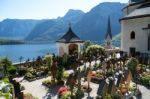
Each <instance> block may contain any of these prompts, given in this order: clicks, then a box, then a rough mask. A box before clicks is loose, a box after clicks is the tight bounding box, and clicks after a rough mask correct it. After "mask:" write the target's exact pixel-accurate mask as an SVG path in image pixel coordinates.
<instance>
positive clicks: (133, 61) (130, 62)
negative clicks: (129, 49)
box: [127, 58, 139, 77]
mask: <svg viewBox="0 0 150 99" xmlns="http://www.w3.org/2000/svg"><path fill="white" fill-rule="evenodd" d="M138 63H139V62H138V60H137V59H136V58H130V59H129V60H128V62H127V66H128V69H129V70H130V71H131V72H132V75H133V77H134V75H135V73H136V68H137V65H138Z"/></svg>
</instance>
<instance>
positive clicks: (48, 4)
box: [0, 0, 128, 21]
mask: <svg viewBox="0 0 150 99" xmlns="http://www.w3.org/2000/svg"><path fill="white" fill-rule="evenodd" d="M101 2H121V3H127V2H128V0H0V21H2V20H3V19H6V18H11V19H52V18H57V17H58V16H64V15H65V13H67V11H68V10H69V9H79V10H82V11H84V12H88V11H90V10H91V9H92V8H93V7H94V6H96V5H98V4H99V3H101Z"/></svg>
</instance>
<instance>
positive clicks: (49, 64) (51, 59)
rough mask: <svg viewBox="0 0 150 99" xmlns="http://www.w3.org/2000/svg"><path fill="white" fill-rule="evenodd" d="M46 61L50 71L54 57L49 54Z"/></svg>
mask: <svg viewBox="0 0 150 99" xmlns="http://www.w3.org/2000/svg"><path fill="white" fill-rule="evenodd" d="M45 60H46V62H47V65H48V69H49V70H50V68H51V66H52V64H53V56H52V55H51V54H50V53H48V54H47V55H46V56H45Z"/></svg>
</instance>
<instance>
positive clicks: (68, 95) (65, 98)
mask: <svg viewBox="0 0 150 99" xmlns="http://www.w3.org/2000/svg"><path fill="white" fill-rule="evenodd" d="M61 99H71V92H70V91H67V92H66V93H65V94H64V95H63V96H61Z"/></svg>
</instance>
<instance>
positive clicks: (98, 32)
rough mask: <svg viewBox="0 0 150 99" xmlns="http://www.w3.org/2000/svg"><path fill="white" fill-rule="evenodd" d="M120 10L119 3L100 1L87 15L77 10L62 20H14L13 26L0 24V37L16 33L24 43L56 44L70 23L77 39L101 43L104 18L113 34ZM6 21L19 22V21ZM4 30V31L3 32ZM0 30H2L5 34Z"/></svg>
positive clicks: (116, 26)
mask: <svg viewBox="0 0 150 99" xmlns="http://www.w3.org/2000/svg"><path fill="white" fill-rule="evenodd" d="M123 7H125V4H123V3H118V2H115V3H114V2H113V3H112V2H104V3H100V4H98V5H97V6H95V7H94V8H92V9H91V10H90V11H89V12H87V13H84V12H83V11H81V10H73V9H70V10H68V12H67V13H66V14H65V15H64V16H63V17H58V18H56V19H42V20H34V19H25V20H27V21H28V22H24V21H25V20H23V22H20V23H17V22H18V21H17V22H14V25H13V22H12V23H8V27H6V26H4V25H3V23H6V22H4V21H2V22H0V37H11V36H12V37H14V38H15V34H16V38H17V37H18V38H21V39H24V40H26V41H56V40H57V39H58V38H60V37H61V36H63V35H64V34H65V33H66V31H67V29H68V24H69V23H71V27H72V29H73V31H74V32H75V33H76V34H77V35H78V36H79V37H80V38H81V39H83V40H91V41H98V42H103V40H104V35H105V33H106V28H107V20H108V16H110V18H111V26H112V33H113V35H117V34H118V33H120V23H119V21H118V20H119V19H120V18H121V17H122V16H123V13H122V11H121V9H122V8H123ZM10 20H12V21H16V20H19V21H21V19H10ZM5 21H8V20H5ZM29 21H31V22H29ZM32 22H33V23H32ZM29 24H30V25H29ZM4 27H5V28H6V29H3V28H4ZM17 29H18V30H17ZM21 29H22V30H21ZM2 30H6V31H5V33H4V31H2ZM7 30H9V31H7ZM12 31H13V33H12ZM6 34H7V35H9V36H7V35H6ZM12 34H13V35H12Z"/></svg>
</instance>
